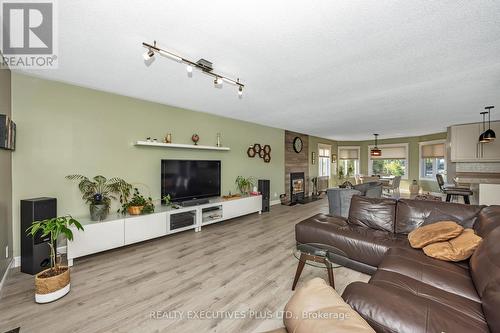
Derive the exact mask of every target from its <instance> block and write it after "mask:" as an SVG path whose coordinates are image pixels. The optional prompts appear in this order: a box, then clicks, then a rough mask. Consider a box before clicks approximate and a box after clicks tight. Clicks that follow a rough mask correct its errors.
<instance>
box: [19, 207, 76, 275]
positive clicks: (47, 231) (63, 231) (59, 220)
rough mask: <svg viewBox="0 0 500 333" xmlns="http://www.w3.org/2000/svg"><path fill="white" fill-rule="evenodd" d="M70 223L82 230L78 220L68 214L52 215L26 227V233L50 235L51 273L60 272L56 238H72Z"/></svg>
mask: <svg viewBox="0 0 500 333" xmlns="http://www.w3.org/2000/svg"><path fill="white" fill-rule="evenodd" d="M72 225H74V226H75V227H76V229H77V230H83V227H82V225H81V224H80V222H78V221H77V220H75V219H74V218H73V217H71V216H70V215H67V216H61V217H54V218H51V219H47V220H43V221H35V222H33V223H32V224H31V226H30V227H29V228H28V229H26V233H27V234H28V235H31V236H33V237H35V235H36V234H37V233H40V234H41V237H45V236H48V235H50V242H49V246H50V271H51V274H52V275H57V274H59V273H60V272H59V265H58V263H57V258H58V254H57V247H56V240H57V239H58V238H59V236H61V235H64V236H66V239H68V240H73V232H72V231H71V229H70V228H69V227H70V226H72Z"/></svg>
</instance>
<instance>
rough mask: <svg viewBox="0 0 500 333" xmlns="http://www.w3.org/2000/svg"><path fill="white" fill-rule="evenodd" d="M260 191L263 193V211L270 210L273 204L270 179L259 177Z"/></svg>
mask: <svg viewBox="0 0 500 333" xmlns="http://www.w3.org/2000/svg"><path fill="white" fill-rule="evenodd" d="M259 192H260V193H261V194H262V211H263V212H268V211H269V208H270V205H271V203H270V200H271V185H270V182H269V180H268V179H259Z"/></svg>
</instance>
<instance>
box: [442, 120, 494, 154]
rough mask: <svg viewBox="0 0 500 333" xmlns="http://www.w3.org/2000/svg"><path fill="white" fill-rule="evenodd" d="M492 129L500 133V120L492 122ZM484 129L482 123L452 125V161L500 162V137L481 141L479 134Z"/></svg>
mask: <svg viewBox="0 0 500 333" xmlns="http://www.w3.org/2000/svg"><path fill="white" fill-rule="evenodd" d="M491 129H492V130H494V131H495V133H497V134H499V133H500V121H496V122H492V123H491ZM482 130H483V127H482V124H481V123H475V124H465V125H456V126H452V127H451V139H450V144H451V161H452V162H500V141H499V140H500V139H497V140H495V141H493V142H490V143H480V142H479V135H480V134H481V132H482Z"/></svg>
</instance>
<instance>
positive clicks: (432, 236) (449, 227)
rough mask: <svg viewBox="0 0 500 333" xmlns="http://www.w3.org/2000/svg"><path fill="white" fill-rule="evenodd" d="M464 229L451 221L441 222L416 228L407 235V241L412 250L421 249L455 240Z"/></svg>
mask: <svg viewBox="0 0 500 333" xmlns="http://www.w3.org/2000/svg"><path fill="white" fill-rule="evenodd" d="M463 230H464V228H463V227H462V226H461V225H459V224H458V223H456V222H453V221H441V222H436V223H432V224H428V225H425V226H423V227H418V228H417V229H415V230H413V231H412V232H410V233H409V234H408V240H409V241H410V245H411V247H413V248H416V249H421V248H423V247H424V246H426V245H429V244H432V243H436V242H443V241H447V240H449V239H452V238H455V237H457V236H458V235H460V234H461V233H462V231H463Z"/></svg>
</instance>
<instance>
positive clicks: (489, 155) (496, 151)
mask: <svg viewBox="0 0 500 333" xmlns="http://www.w3.org/2000/svg"><path fill="white" fill-rule="evenodd" d="M486 128H488V125H486ZM481 129H482V128H481ZM491 129H492V130H493V131H495V133H496V135H497V138H496V140H495V141H492V142H489V143H483V144H482V154H481V159H482V160H483V161H485V162H488V161H492V162H495V161H500V138H498V135H500V121H495V122H492V123H491Z"/></svg>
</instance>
